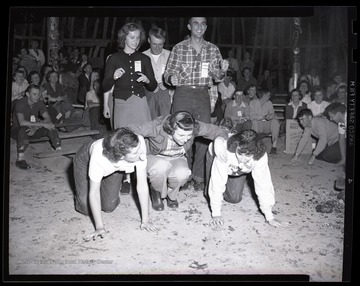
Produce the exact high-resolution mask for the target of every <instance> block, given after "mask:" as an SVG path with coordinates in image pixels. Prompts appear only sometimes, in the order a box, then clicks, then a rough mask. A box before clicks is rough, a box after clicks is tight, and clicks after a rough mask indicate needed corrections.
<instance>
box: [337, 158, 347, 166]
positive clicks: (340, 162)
mask: <svg viewBox="0 0 360 286" xmlns="http://www.w3.org/2000/svg"><path fill="white" fill-rule="evenodd" d="M345 162H346V160H345V159H341V160H340V161H339V162H338V163H337V165H339V166H345Z"/></svg>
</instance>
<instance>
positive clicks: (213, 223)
mask: <svg viewBox="0 0 360 286" xmlns="http://www.w3.org/2000/svg"><path fill="white" fill-rule="evenodd" d="M223 224H224V219H223V217H222V216H214V217H213V218H212V219H211V220H210V225H211V226H220V225H223Z"/></svg>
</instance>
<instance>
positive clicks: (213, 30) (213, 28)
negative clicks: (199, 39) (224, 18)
mask: <svg viewBox="0 0 360 286" xmlns="http://www.w3.org/2000/svg"><path fill="white" fill-rule="evenodd" d="M216 23H217V17H214V18H213V26H212V31H211V40H210V42H212V43H214V42H215V36H216Z"/></svg>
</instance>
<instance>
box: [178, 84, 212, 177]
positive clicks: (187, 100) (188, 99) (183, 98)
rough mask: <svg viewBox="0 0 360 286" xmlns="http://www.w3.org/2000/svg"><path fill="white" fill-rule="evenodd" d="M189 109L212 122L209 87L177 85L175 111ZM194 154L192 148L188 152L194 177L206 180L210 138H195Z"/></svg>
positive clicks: (187, 155) (200, 117)
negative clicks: (206, 161) (199, 87)
mask: <svg viewBox="0 0 360 286" xmlns="http://www.w3.org/2000/svg"><path fill="white" fill-rule="evenodd" d="M176 111H187V112H189V113H190V114H192V116H193V117H194V118H195V119H196V120H199V121H202V122H205V123H210V114H211V108H210V95H209V90H208V89H207V88H203V89H192V88H187V87H177V88H176V90H175V94H174V98H173V112H176ZM194 142H195V150H194V154H193V153H192V149H191V148H190V149H189V151H188V152H187V154H186V158H187V159H188V164H189V168H190V170H192V178H193V179H194V180H195V181H198V182H204V180H205V156H206V152H207V148H208V145H209V143H210V141H209V140H207V139H205V138H195V140H194Z"/></svg>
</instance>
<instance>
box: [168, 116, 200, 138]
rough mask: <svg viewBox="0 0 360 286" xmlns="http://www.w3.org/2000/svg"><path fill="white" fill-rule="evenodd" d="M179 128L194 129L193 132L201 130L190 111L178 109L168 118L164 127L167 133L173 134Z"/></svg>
mask: <svg viewBox="0 0 360 286" xmlns="http://www.w3.org/2000/svg"><path fill="white" fill-rule="evenodd" d="M178 128H181V129H183V130H185V131H191V130H193V134H196V133H197V132H198V130H199V123H198V122H197V121H196V120H195V119H194V117H193V116H192V115H191V114H190V113H189V112H187V111H177V112H175V113H173V114H171V115H170V116H169V117H168V118H167V119H166V121H165V122H164V126H163V129H164V131H165V132H166V133H167V134H169V135H173V134H174V133H175V130H176V129H178Z"/></svg>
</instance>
